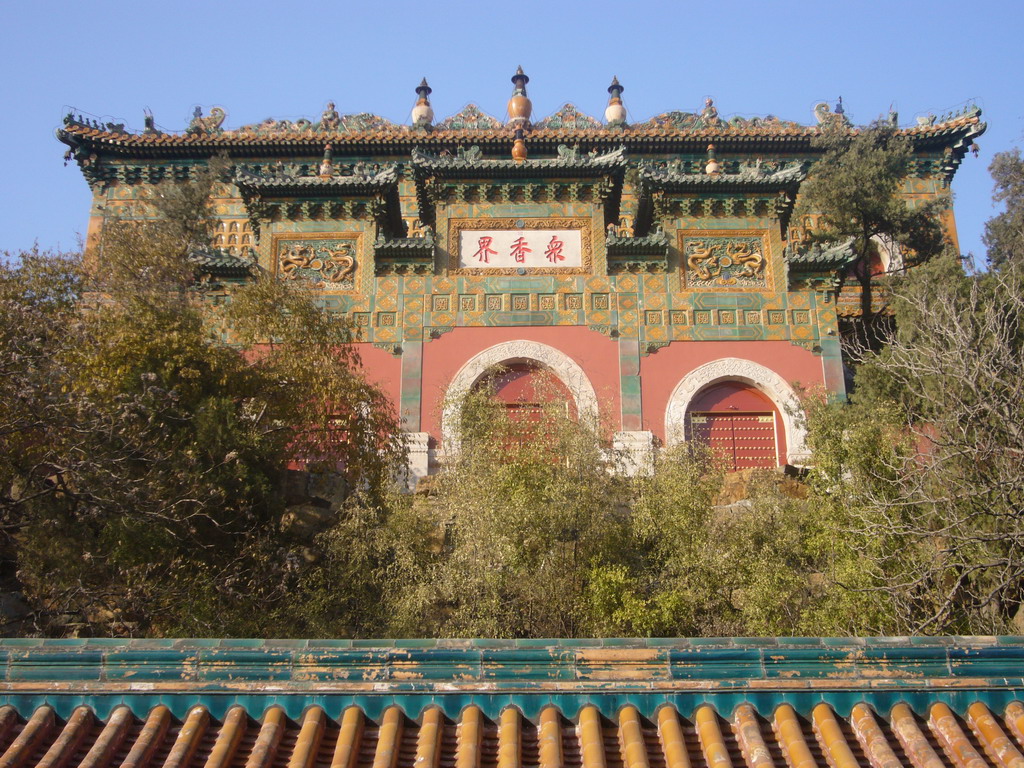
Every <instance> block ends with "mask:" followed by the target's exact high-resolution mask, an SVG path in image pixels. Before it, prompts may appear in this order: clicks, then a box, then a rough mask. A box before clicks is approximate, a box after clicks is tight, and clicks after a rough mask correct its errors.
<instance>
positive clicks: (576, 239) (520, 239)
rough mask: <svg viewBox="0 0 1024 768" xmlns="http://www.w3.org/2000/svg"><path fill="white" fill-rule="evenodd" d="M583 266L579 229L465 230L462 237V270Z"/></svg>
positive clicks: (460, 265)
mask: <svg viewBox="0 0 1024 768" xmlns="http://www.w3.org/2000/svg"><path fill="white" fill-rule="evenodd" d="M582 265H583V240H582V233H581V231H580V230H578V229H504V230H501V229H499V230H479V229H477V230H468V229H464V230H462V231H461V232H460V233H459V267H460V268H462V269H506V268H512V269H516V268H522V269H537V268H542V267H543V268H546V269H551V268H552V267H554V268H559V267H562V268H569V269H579V267H581V266H582Z"/></svg>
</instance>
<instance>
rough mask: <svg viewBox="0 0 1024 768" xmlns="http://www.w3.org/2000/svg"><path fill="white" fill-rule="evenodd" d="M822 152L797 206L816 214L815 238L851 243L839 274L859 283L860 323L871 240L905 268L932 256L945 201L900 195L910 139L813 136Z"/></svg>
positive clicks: (940, 241)
mask: <svg viewBox="0 0 1024 768" xmlns="http://www.w3.org/2000/svg"><path fill="white" fill-rule="evenodd" d="M818 145H819V146H820V147H821V148H823V149H824V150H825V153H824V155H823V156H822V157H821V158H820V159H819V160H818V161H817V162H816V163H815V164H814V168H813V170H812V172H811V175H810V177H809V178H808V179H807V180H806V181H805V182H804V184H803V185H802V186H801V189H800V204H799V209H800V211H801V212H803V213H808V212H810V213H817V214H820V215H821V219H820V225H821V227H820V229H819V230H818V231H816V232H815V233H814V234H813V236H814V237H815V238H816V239H818V240H825V241H830V242H842V241H845V240H848V239H851V238H852V240H853V248H854V252H855V253H856V254H857V259H856V261H855V262H854V263H853V264H851V265H850V266H849V267H848V268H847V271H846V274H845V275H843V277H844V278H845V277H855V278H856V279H857V281H858V282H859V283H860V286H861V291H862V292H861V303H862V311H863V317H864V318H865V321H866V322H867V321H870V319H871V317H872V306H871V297H872V291H871V276H872V275H871V256H872V254H873V253H874V252H875V248H876V247H877V245H876V242H877V239H878V238H882V239H883V240H884V241H885V242H887V243H890V244H893V245H894V246H895V247H896V248H898V250H899V251H900V253H901V254H902V255H903V261H904V264H905V266H910V265H912V264H916V263H921V262H924V261H926V260H927V259H929V258H931V257H932V256H935V255H937V254H939V253H940V252H941V251H942V249H943V247H944V245H945V236H944V234H943V231H942V228H941V226H940V224H939V215H938V214H939V213H940V211H941V208H942V206H943V205H944V203H943V202H942V201H941V200H937V201H935V202H933V203H931V204H920V205H917V206H915V207H912V206H911V205H909V204H908V203H907V201H905V200H904V199H903V198H902V197H901V196H900V195H899V192H900V190H901V188H902V186H903V182H904V179H905V178H906V177H907V170H908V166H909V163H910V161H911V159H912V157H913V153H912V148H911V145H910V140H909V139H907V138H906V137H904V136H900V135H899V134H898V133H897V132H896V131H895V130H894V129H892V128H890V127H888V126H885V125H877V126H873V127H871V128H869V129H865V130H863V131H861V132H859V133H856V134H851V133H848V132H846V131H830V132H826V133H825V134H824V135H823V136H822V137H821V139H820V140H819V141H818Z"/></svg>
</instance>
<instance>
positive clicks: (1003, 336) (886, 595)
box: [812, 261, 1024, 633]
mask: <svg viewBox="0 0 1024 768" xmlns="http://www.w3.org/2000/svg"><path fill="white" fill-rule="evenodd" d="M1022 297H1024V273H1022V271H1021V269H1020V268H1019V266H1016V265H1012V264H1007V265H1005V266H1004V268H1003V269H1002V270H1000V271H999V272H996V273H990V274H983V275H965V274H964V273H963V271H962V269H960V266H959V264H955V263H950V262H946V261H938V262H936V263H934V264H929V265H927V266H925V267H922V268H920V269H918V270H915V271H914V273H912V274H911V275H909V276H908V277H907V278H906V279H905V280H904V281H903V283H902V284H900V285H899V286H897V287H896V289H895V290H894V301H895V305H894V306H895V308H896V321H897V330H896V331H894V332H893V333H891V334H890V335H889V336H888V338H887V339H886V341H887V344H886V346H885V348H884V349H882V350H881V351H879V352H877V353H873V354H870V355H868V356H867V357H866V358H865V360H864V361H863V362H862V364H861V366H860V369H859V370H858V374H857V385H858V386H857V389H856V394H855V396H854V402H853V405H852V406H849V407H841V406H836V407H835V408H834V413H832V414H830V415H828V416H826V418H832V419H838V420H839V421H840V423H841V424H842V428H841V429H836V428H835V427H831V428H829V429H822V428H820V427H819V428H817V429H816V430H812V433H814V434H816V435H817V438H818V442H817V444H816V445H814V446H813V447H814V449H815V457H816V461H817V462H818V468H817V472H818V473H819V475H820V476H821V477H822V478H823V479H824V481H825V482H824V486H825V487H824V492H825V494H826V495H831V496H833V498H835V499H836V500H837V502H838V501H839V500H841V504H842V505H844V506H845V507H846V508H847V510H848V513H847V517H846V520H847V523H846V524H847V525H848V526H849V530H850V532H851V534H852V536H853V541H855V542H856V545H857V547H858V549H859V552H860V555H861V557H862V558H863V561H864V563H865V564H866V566H867V568H868V570H869V571H870V572H871V573H872V574H873V575H874V579H873V583H870V584H864V583H863V582H862V586H863V587H864V588H866V589H867V590H868V591H870V592H874V593H876V594H878V595H880V597H881V599H882V600H883V601H885V602H887V603H888V605H889V611H888V620H887V623H886V624H885V625H884V626H885V627H887V628H889V627H891V628H894V629H895V630H896V631H898V632H914V633H917V632H937V633H985V632H995V633H998V632H1005V631H1007V630H1008V629H1009V628H1010V626H1011V623H1012V622H1013V621H1014V620H1015V618H1016V617H1017V614H1018V612H1019V611H1020V609H1021V605H1022V601H1024V557H1022V547H1024V539H1022V529H1021V525H1020V519H1021V514H1022V511H1024V464H1022V462H1021V459H1020V457H1021V456H1022V455H1024V406H1022V403H1024V366H1022V360H1024V298H1022ZM812 423H813V420H812ZM829 486H831V487H829ZM837 494H841V495H837Z"/></svg>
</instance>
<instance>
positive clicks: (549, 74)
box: [0, 0, 1024, 255]
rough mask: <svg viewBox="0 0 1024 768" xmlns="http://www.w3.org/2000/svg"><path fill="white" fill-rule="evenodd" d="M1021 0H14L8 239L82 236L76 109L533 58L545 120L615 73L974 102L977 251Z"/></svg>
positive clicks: (283, 109)
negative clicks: (73, 142)
mask: <svg viewBox="0 0 1024 768" xmlns="http://www.w3.org/2000/svg"><path fill="white" fill-rule="evenodd" d="M1022 38H1024V12H1022V7H1021V5H1020V3H1019V0H1018V1H1017V2H1011V1H1010V0H975V2H971V3H966V2H949V1H947V0H933V1H932V2H919V1H917V0H906V1H904V2H900V1H899V0H890V1H889V2H876V1H875V0H870V1H868V2H863V1H862V2H858V3H850V2H842V3H840V2H827V1H825V0H819V2H808V1H800V2H797V1H796V0H760V1H759V2H755V1H753V0H743V1H741V2H701V3H692V2H653V1H652V0H634V1H633V2H630V1H629V0H623V1H622V2H618V3H611V2H605V1H604V0H602V1H601V2H586V3H584V2H570V1H568V0H563V2H551V1H550V0H548V2H541V1H539V0H522V1H521V2H516V1H515V0H513V1H512V2H502V3H493V4H491V3H487V2H475V3H469V2H454V1H453V0H434V2H429V3H428V2H406V1H405V0H403V1H401V2H378V3H367V2H361V3H347V2H334V3H328V2H310V1H308V0H307V2H302V3H286V2H264V1H263V0H250V2H245V3H233V2H217V1H216V0H206V1H205V2H193V1H192V0H176V2H173V3H171V2H152V3H150V2H137V3H124V2H117V3H113V2H104V1H102V0H100V1H98V2H91V3H89V4H87V5H84V4H82V3H77V2H76V3H74V4H72V3H63V2H34V3H25V2H20V3H19V2H13V1H12V0H7V2H5V3H3V7H2V9H0V63H2V67H0V71H2V72H3V73H4V77H3V78H2V83H0V97H2V98H0V104H2V110H0V135H2V139H3V146H4V148H5V150H6V151H5V152H4V157H3V160H2V161H0V185H2V188H3V189H2V200H3V206H2V207H0V224H2V226H0V250H10V251H17V250H19V249H24V248H28V247H30V246H31V245H32V244H33V242H36V241H38V243H39V245H40V246H42V247H44V248H63V249H70V248H74V247H75V246H76V244H77V242H78V235H79V233H84V232H85V228H86V224H87V214H88V208H89V191H88V187H87V186H86V184H85V181H84V179H83V178H82V176H81V174H80V173H79V171H78V170H77V168H75V167H73V166H69V167H67V168H64V167H63V165H62V160H61V156H62V154H63V146H62V145H60V144H59V143H58V142H57V141H56V140H55V139H54V136H53V131H54V129H55V128H57V127H58V126H59V125H60V121H61V118H62V116H63V114H64V113H65V112H66V111H67V109H68V108H69V107H74V108H75V110H76V111H81V112H84V113H88V114H91V115H93V116H96V117H101V118H104V119H106V120H110V119H115V120H116V121H118V122H121V121H125V122H127V124H128V126H129V127H130V128H133V129H141V128H142V117H143V108H145V107H148V108H149V109H151V110H152V111H153V113H154V115H155V117H156V122H157V124H158V125H160V126H161V127H163V128H164V129H165V130H182V129H184V128H185V126H186V125H187V123H188V119H189V116H190V114H191V111H192V109H193V107H194V106H196V105H197V104H198V105H203V106H204V107H206V108H208V107H210V106H213V105H220V106H222V107H224V108H225V109H226V110H227V112H228V118H227V121H226V123H225V125H226V127H237V126H239V125H242V124H244V123H251V122H257V121H260V120H262V119H264V118H266V117H271V116H273V117H277V118H297V117H302V116H307V117H310V118H316V117H317V116H319V114H320V113H321V111H322V110H323V108H324V105H325V103H326V102H327V101H329V100H333V101H334V102H336V104H337V108H338V111H339V112H342V113H353V112H373V113H376V114H380V115H382V116H384V117H387V118H389V119H391V120H394V121H396V122H406V121H408V114H409V110H410V108H411V107H412V106H413V104H414V103H415V99H416V94H415V93H414V88H415V86H416V85H417V84H418V83H419V81H420V78H421V77H423V76H426V77H427V78H428V79H429V81H430V84H431V86H432V87H433V88H434V93H433V95H432V101H433V105H434V110H435V112H436V114H437V116H438V119H440V118H442V117H445V116H447V115H450V114H452V113H454V112H456V111H458V110H459V109H461V108H462V107H463V106H464V105H465V104H467V103H469V102H475V103H477V104H478V105H479V106H480V107H481V108H482V109H483V110H484V111H486V112H489V113H491V114H494V115H496V116H499V117H500V116H502V115H503V114H504V108H505V103H506V101H507V99H508V96H509V94H510V89H511V84H510V83H509V77H510V76H511V74H512V72H513V71H514V70H515V67H516V66H517V65H518V64H522V66H523V68H524V69H525V70H526V72H527V74H528V75H529V76H530V85H529V93H530V97H531V99H532V100H533V104H534V118H535V119H537V118H539V117H542V116H545V115H548V114H550V113H551V112H554V111H555V110H557V109H558V108H559V107H560V106H561V105H562V104H564V103H566V102H573V103H574V104H576V105H577V106H578V107H579V108H580V109H582V110H583V111H585V112H588V113H590V114H592V115H595V116H598V117H600V116H602V114H603V110H604V106H605V103H606V101H607V92H606V90H605V89H606V88H607V86H608V83H609V81H610V79H611V77H612V75H617V76H618V78H619V80H620V81H621V82H622V84H623V85H625V87H626V91H625V93H624V94H623V97H624V100H625V103H626V106H627V108H628V109H629V113H630V118H631V120H633V121H641V120H645V119H647V118H648V117H650V116H652V115H655V114H658V113H660V112H665V111H668V110H673V109H679V110H687V111H697V110H699V108H700V107H701V105H702V104H703V100H704V97H705V96H713V97H714V99H715V103H716V105H717V107H718V109H719V112H720V114H721V115H722V116H723V117H728V116H730V115H733V114H738V115H743V116H751V115H765V114H774V115H777V116H778V117H780V118H782V119H785V120H796V121H799V122H802V123H813V121H814V120H813V116H812V113H811V110H812V108H813V106H814V104H815V103H817V102H819V101H828V102H829V103H834V102H835V99H836V97H837V96H840V95H841V96H842V97H843V102H844V104H845V105H846V108H847V114H848V116H849V117H850V118H851V119H852V120H853V121H854V122H857V123H866V122H869V121H871V120H872V119H874V118H875V117H877V116H878V115H880V114H883V113H886V112H888V110H889V107H890V104H891V105H894V107H895V108H896V109H897V110H898V111H899V114H900V121H901V123H912V122H913V120H914V117H915V116H916V115H919V114H927V113H929V112H934V113H936V114H941V113H943V112H946V111H948V110H950V109H954V108H957V107H960V106H962V105H963V104H964V103H966V102H971V101H973V102H975V103H977V104H978V106H980V107H981V108H982V110H983V119H984V120H985V121H986V122H988V124H989V129H988V132H987V133H986V134H985V135H984V136H982V137H981V139H980V140H979V142H978V143H979V144H980V146H981V156H980V158H979V159H974V158H972V157H970V156H968V157H967V159H966V160H965V161H964V164H963V165H962V166H961V168H960V170H959V172H958V174H957V177H956V179H955V181H954V183H953V190H954V192H955V195H956V202H955V210H956V214H957V219H958V224H959V231H960V238H961V247H962V250H964V251H965V252H966V251H973V252H974V253H975V254H977V255H982V254H983V253H984V248H983V246H982V244H981V233H982V231H983V225H984V221H985V220H986V219H988V218H989V217H990V216H991V215H992V214H993V213H994V212H995V209H994V208H993V207H992V203H991V192H992V184H991V180H990V178H989V176H988V172H987V166H988V163H989V162H990V161H991V158H992V155H993V154H994V153H995V152H998V151H1003V150H1007V149H1010V148H1012V147H1014V146H1021V145H1022V144H1024V106H1022V89H1021V87H1020V82H1021V81H1020V78H1021V74H1022V73H1024V53H1022V45H1021V41H1022Z"/></svg>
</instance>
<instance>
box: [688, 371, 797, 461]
mask: <svg viewBox="0 0 1024 768" xmlns="http://www.w3.org/2000/svg"><path fill="white" fill-rule="evenodd" d="M686 416H687V421H688V427H689V436H690V439H692V440H696V441H699V442H701V443H704V444H706V445H707V446H708V447H710V448H711V450H712V452H713V453H714V454H715V455H716V457H717V458H718V459H719V460H720V461H721V462H722V463H723V465H724V468H725V469H726V470H727V471H735V470H741V469H755V468H764V469H771V468H774V467H777V466H779V464H783V463H785V456H786V446H785V442H786V433H785V429H784V427H783V424H782V418H781V416H780V414H779V409H778V408H777V407H776V406H775V404H774V403H773V402H772V401H771V400H770V399H769V398H768V397H767V396H765V394H764V393H763V392H760V391H759V390H757V389H755V388H754V387H752V386H749V385H747V384H744V383H743V382H739V381H723V382H719V383H717V384H712V385H711V386H708V387H706V388H705V389H703V390H701V391H700V392H698V393H697V396H696V397H694V398H693V400H692V401H691V403H690V407H689V408H688V409H687V414H686Z"/></svg>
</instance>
